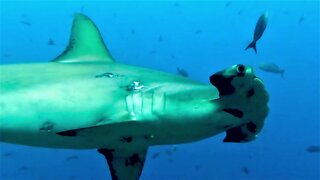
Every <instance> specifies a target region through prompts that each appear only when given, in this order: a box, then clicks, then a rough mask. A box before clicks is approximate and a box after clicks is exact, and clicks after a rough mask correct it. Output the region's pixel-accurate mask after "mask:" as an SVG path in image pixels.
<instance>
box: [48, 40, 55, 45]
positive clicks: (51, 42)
mask: <svg viewBox="0 0 320 180" xmlns="http://www.w3.org/2000/svg"><path fill="white" fill-rule="evenodd" d="M48 45H49V46H54V45H56V43H55V42H54V41H53V39H51V38H50V39H49V40H48Z"/></svg>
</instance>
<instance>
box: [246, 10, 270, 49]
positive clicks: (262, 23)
mask: <svg viewBox="0 0 320 180" xmlns="http://www.w3.org/2000/svg"><path fill="white" fill-rule="evenodd" d="M267 24H268V13H264V14H262V15H261V16H260V18H259V20H258V22H257V24H256V27H255V29H254V35H253V41H252V42H251V43H250V44H249V45H248V46H247V47H246V49H245V50H247V49H249V48H253V50H254V52H255V53H256V54H257V47H256V42H257V41H258V40H259V39H260V38H261V36H262V34H263V32H264V30H265V29H266V27H267Z"/></svg>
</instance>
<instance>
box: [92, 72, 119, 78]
mask: <svg viewBox="0 0 320 180" xmlns="http://www.w3.org/2000/svg"><path fill="white" fill-rule="evenodd" d="M104 77H106V78H116V77H124V75H120V74H114V73H111V72H106V73H103V74H99V75H96V76H95V78H104Z"/></svg>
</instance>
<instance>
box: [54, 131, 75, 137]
mask: <svg viewBox="0 0 320 180" xmlns="http://www.w3.org/2000/svg"><path fill="white" fill-rule="evenodd" d="M57 134H58V135H60V136H71V137H74V136H77V131H76V130H68V131H62V132H58V133H57Z"/></svg>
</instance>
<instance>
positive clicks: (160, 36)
mask: <svg viewBox="0 0 320 180" xmlns="http://www.w3.org/2000/svg"><path fill="white" fill-rule="evenodd" d="M162 41H163V37H162V35H161V34H160V35H159V37H158V42H162Z"/></svg>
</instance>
